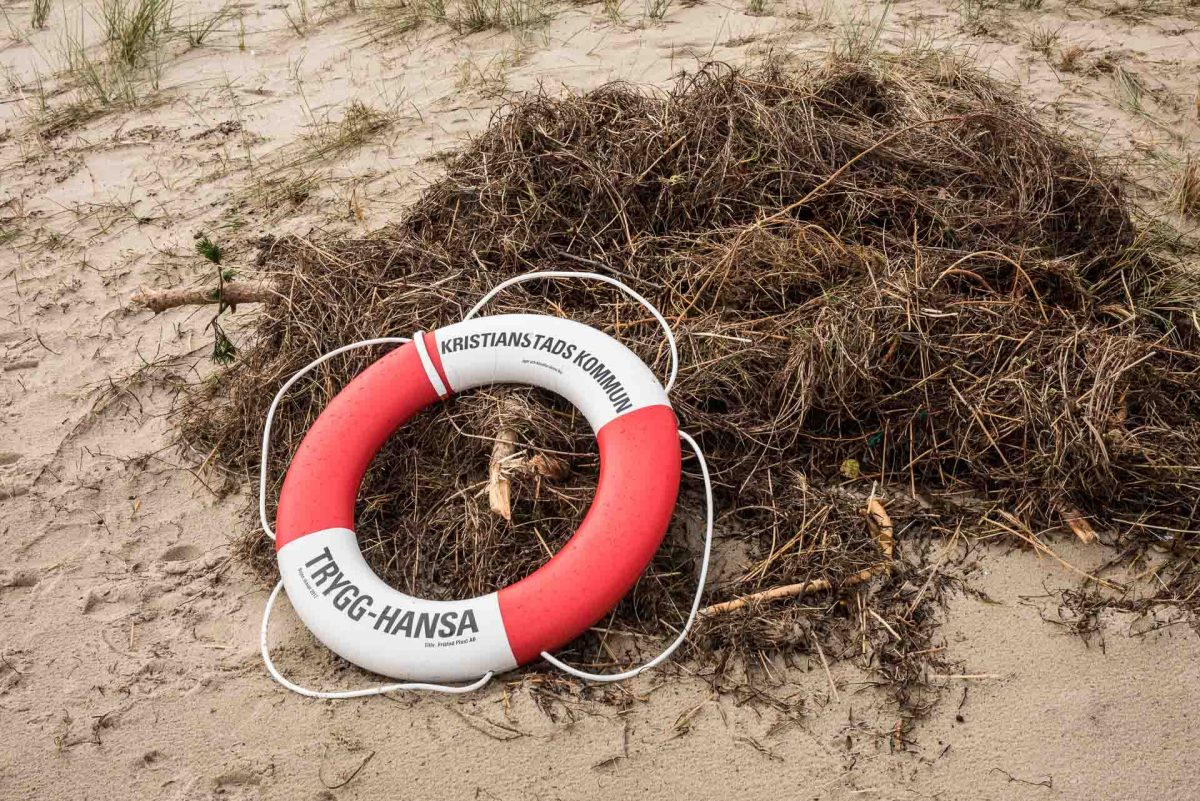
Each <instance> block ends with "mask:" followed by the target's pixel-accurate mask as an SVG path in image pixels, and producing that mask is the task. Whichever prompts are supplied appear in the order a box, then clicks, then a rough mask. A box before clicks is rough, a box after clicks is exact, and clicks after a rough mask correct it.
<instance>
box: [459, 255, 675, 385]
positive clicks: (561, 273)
mask: <svg viewBox="0 0 1200 801" xmlns="http://www.w3.org/2000/svg"><path fill="white" fill-rule="evenodd" d="M539 278H584V279H587V280H589V281H600V282H602V283H605V284H608V285H610V286H615V287H616V288H617V289H619V290H621V291H622V292H624V293H625V294H626V295H628V296H629V297H631V298H633V299H634V300H636V301H637V302H638V303H640V304H642V306H644V307H645V308H646V310H647V311H649V312H650V313H651V314H653V315H654V319H655V320H658V324H659V326H661V327H662V330H663V333H664V334H665V335H666V337H667V347H669V348H670V349H671V373H670V374H669V375H668V376H667V383H666V390H667V393H668V394H670V392H671V388H672V387H674V386H675V377H676V376H677V375H678V374H679V348H678V347H676V345H675V334H674V332H673V331H671V326H670V325H669V324H668V323H667V320H666V318H665V317H663V316H662V312H660V311H659V310H658V307H657V306H655V305H654V304H653V303H651V302H650V301H648V300H646V299H645V298H644V297H642V296H641V295H639V294H638V293H637V291H636V290H634V289H633V288H632V287H630V286H628V285H626V284H624V283H622V282H621V281H619V280H617V279H616V278H613V277H612V276H608V275H601V274H600V273H586V272H574V271H572V270H544V271H541V272H536V273H524V274H523V275H518V276H515V277H513V278H509V279H508V280H507V281H501V282H500V283H499V284H496V286H494V287H492V289H491V290H489V291H488V293H487V294H486V295H484V296H483V297H482V298H480V299H479V302H478V303H476V304H475V305H474V306H472V307H471V310H470V311H469V312H467V313H466V314H465V315H463V322H466V321H467V320H470V319H471V318H472V317H474V316H475V315H476V314H478V313H479V310H480V309H482V308H483V307H484V306H485V305H486V304H487V302H488V301H489V300H491V299H492V298H494V297H496V296H497V295H499V294H500V293H501V292H503V291H504V290H506V289H508V288H509V287H510V286H516V285H517V284H523V283H525V282H526V281H535V280H537V279H539Z"/></svg>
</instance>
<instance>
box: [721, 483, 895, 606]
mask: <svg viewBox="0 0 1200 801" xmlns="http://www.w3.org/2000/svg"><path fill="white" fill-rule="evenodd" d="M866 517H867V525H869V526H870V527H871V531H873V532H874V533H875V542H876V544H878V546H879V551H880V553H882V554H883V557H884V559H883V561H881V562H876V563H875V564H873V565H871V566H870V567H866V568H863V569H862V570H860V571H858V572H857V573H855V574H854V575H852V576H849V577H847V578H845V579H843V580H842V581H841V583H840V584H838V585H837V586H838V588H839V589H845V588H847V587H854V586H856V585H859V584H863V583H865V582H867V581H870V580H871V579H872V578H874V577H875V576H878V575H880V574H881V573H886V572H887V571H889V570H891V569H892V555H893V554H894V552H895V548H896V539H895V537H896V530H895V526H894V525H893V524H892V518H891V517H890V516H888V513H887V510H886V509H884V508H883V503H882V502H880V500H879V499H878V498H874V497H872V498H870V499H868V500H867V508H866ZM832 589H834V584H833V582H831V581H830V580H829V579H824V578H820V579H814V580H813V581H805V582H803V583H801V584H787V585H784V586H782V587H772V588H771V589H769V590H763V591H762V592H756V593H752V594H750V595H743V596H742V597H740V598H734V599H733V600H732V601H724V602H723V603H719V604H713V605H712V606H706V607H705V608H703V609H701V610H700V616H701V617H708V616H710V615H721V614H724V613H726V612H732V611H734V610H736V609H741V608H742V607H744V606H749V605H750V604H757V603H765V602H767V601H774V600H776V599H778V598H799V597H800V596H802V595H811V594H812V593H814V592H824V591H825V590H832Z"/></svg>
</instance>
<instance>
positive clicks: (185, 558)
mask: <svg viewBox="0 0 1200 801" xmlns="http://www.w3.org/2000/svg"><path fill="white" fill-rule="evenodd" d="M200 553H201V551H200V549H199V548H197V547H196V546H195V545H172V546H171V547H170V548H168V549H167V550H165V551H163V553H162V556H160V557H158V558H159V561H162V562H190V561H192V560H193V559H195V558H196V557H197V556H199V555H200Z"/></svg>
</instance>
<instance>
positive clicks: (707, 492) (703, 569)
mask: <svg viewBox="0 0 1200 801" xmlns="http://www.w3.org/2000/svg"><path fill="white" fill-rule="evenodd" d="M679 437H680V439H683V440H685V441H686V442H687V444H688V445H691V446H692V450H693V451H694V452H695V454H696V459H697V460H698V461H699V462H700V472H701V474H703V476H704V506H705V515H706V522H705V526H704V557H703V558H702V559H701V561H700V578H699V579H697V580H696V595H695V597H694V598H693V599H692V611H691V612H689V613H688V619H687V622H686V623H684V624H683V630H682V631H680V632H679V636H678V637H676V638H675V641H674V642H672V643H671V644H670V645H668V646H667V647H666V650H664V651H663V652H662V653H661V654H659V655H658V656H656V657H654V658H653V659H651V660H650V661H649V662H647V663H645V664H644V665H639V666H638V667H636V668H633V669H632V670H626V671H624V672H622V673H588V672H587V671H586V670H579V669H578V668H573V667H571V666H570V665H568V664H567V663H566V662H563V661H562V660H560V659H558V658H557V657H555V656H554V655H553V654H550V653H548V652H546V651H542V659H545V660H546V661H547V662H549V663H550V664H552V665H554V666H555V667H556V668H558V669H559V670H561V671H563V672H565V673H569V674H571V675H572V676H574V677H575V678H577V679H587V680H588V681H602V682H611V681H624V680H625V679H632V678H633V677H634V676H636V675H638V674H639V673H641V672H643V671H646V670H649V669H650V668H652V667H655V666H656V665H660V664H662V663H663V662H664V661H666V660H667V659H669V658H670V656H671V654H673V653H675V649H676V648H678V647H679V646H680V645H682V644H683V641H684V640H685V639H687V635H688V631H689V630H690V629H691V628H692V624H693V623H695V622H696V615H697V613H698V612H699V611H700V600H701V598H703V596H704V583H705V581H706V580H707V579H708V561H709V556H710V555H711V553H712V537H713V493H712V479H711V478H709V475H708V463H707V462H705V461H704V452H703V451H701V450H700V446H699V445H698V444H696V440H694V439H692V438H691V436H690V435H688V434H685V433H684V432H682V431H680V432H679Z"/></svg>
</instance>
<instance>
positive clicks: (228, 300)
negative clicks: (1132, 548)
mask: <svg viewBox="0 0 1200 801" xmlns="http://www.w3.org/2000/svg"><path fill="white" fill-rule="evenodd" d="M278 296H279V290H278V288H277V287H276V285H275V284H274V283H271V282H269V281H263V282H259V281H229V282H226V283H225V284H224V285H223V286H222V288H221V290H220V291H219V292H218V290H216V289H202V288H193V289H142V290H139V291H138V292H135V293H134V294H133V295H131V296H130V298H129V300H130V301H132V302H133V303H136V304H138V305H139V306H145V307H146V308H147V309H149V310H150V311H152V312H154V313H155V314H161V313H162V312H165V311H166V310H167V309H174V308H177V307H179V306H204V305H208V304H211V303H224V304H225V305H226V306H236V305H238V304H239V303H269V302H270V301H272V300H274V299H276V298H277V297H278Z"/></svg>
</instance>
